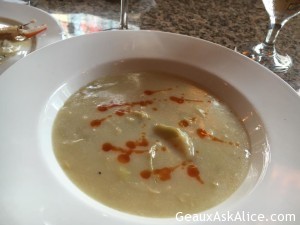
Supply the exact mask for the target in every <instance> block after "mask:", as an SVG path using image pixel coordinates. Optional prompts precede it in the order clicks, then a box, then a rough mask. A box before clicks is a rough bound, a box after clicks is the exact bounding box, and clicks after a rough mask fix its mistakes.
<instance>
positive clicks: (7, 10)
mask: <svg viewBox="0 0 300 225" xmlns="http://www.w3.org/2000/svg"><path fill="white" fill-rule="evenodd" d="M33 19H35V20H36V24H35V25H41V24H46V25H47V30H46V31H45V32H43V33H42V34H40V35H38V36H37V37H36V38H32V42H33V43H32V47H31V49H30V50H31V51H34V50H36V49H39V48H41V47H44V46H46V45H48V44H51V43H54V42H56V41H60V40H62V38H63V36H62V34H63V33H62V28H61V27H60V25H59V24H58V23H57V21H56V20H55V19H54V18H53V17H52V16H51V15H50V14H48V13H46V12H45V11H43V10H40V9H38V8H35V7H31V6H28V5H24V4H18V3H12V2H3V1H0V23H3V24H6V25H20V24H24V23H28V22H30V21H31V20H33ZM29 53H30V52H29ZM22 57H24V54H21V55H16V56H12V57H10V58H9V59H7V60H5V61H3V62H2V63H1V64H0V75H1V73H2V72H3V71H5V70H6V69H7V68H8V67H10V66H11V65H12V64H14V63H15V62H16V61H18V60H19V59H20V58H22Z"/></svg>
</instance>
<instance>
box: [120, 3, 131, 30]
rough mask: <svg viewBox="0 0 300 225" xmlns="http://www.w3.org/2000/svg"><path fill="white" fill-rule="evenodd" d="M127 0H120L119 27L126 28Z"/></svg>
mask: <svg viewBox="0 0 300 225" xmlns="http://www.w3.org/2000/svg"><path fill="white" fill-rule="evenodd" d="M128 2H129V0H121V15H120V17H121V19H120V29H128V20H127V16H128V15H127V12H128Z"/></svg>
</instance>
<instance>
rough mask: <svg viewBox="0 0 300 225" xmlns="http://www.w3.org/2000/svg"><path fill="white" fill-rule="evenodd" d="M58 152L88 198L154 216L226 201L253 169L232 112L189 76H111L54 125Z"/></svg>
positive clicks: (69, 104) (71, 103)
mask: <svg viewBox="0 0 300 225" xmlns="http://www.w3.org/2000/svg"><path fill="white" fill-rule="evenodd" d="M53 144H54V150H55V155H56V157H57V160H58V161H59V163H60V165H61V167H62V168H63V170H64V171H65V173H66V174H67V176H68V177H69V178H70V179H71V180H72V181H73V182H74V183H75V184H76V185H77V186H78V187H79V188H80V189H81V190H82V191H83V192H85V193H87V194H88V195H89V196H91V197H92V198H94V199H96V200H98V201H99V202H101V203H103V204H105V205H107V206H109V207H112V208H114V209H117V210H120V211H125V212H128V213H131V214H137V215H142V216H149V217H174V216H175V214H176V213H177V212H183V213H197V212H200V211H203V210H206V209H208V208H211V207H213V206H216V205H217V204H219V203H221V202H222V201H224V200H225V199H226V198H228V197H229V196H230V195H231V194H232V193H233V192H234V191H235V190H237V188H238V187H239V186H240V185H241V183H242V182H243V180H244V179H245V177H246V176H247V173H248V169H249V161H250V158H249V156H250V154H249V148H250V146H249V142H248V136H247V133H246V131H245V129H244V127H243V125H242V123H241V121H239V119H238V118H237V117H236V116H235V115H234V114H233V113H232V112H231V110H230V109H229V108H228V107H227V106H226V105H225V104H224V103H222V102H220V101H219V100H218V99H216V98H215V97H214V96H212V95H211V94H209V93H207V92H206V91H204V90H202V89H201V88H199V87H198V86H197V85H196V84H194V83H192V82H189V81H187V80H185V79H182V78H179V77H176V76H172V75H167V74H156V73H128V74H123V75H115V76H106V77H102V78H101V79H99V80H96V81H94V82H92V83H89V84H88V85H86V86H85V87H83V88H81V89H80V90H79V91H78V92H76V93H75V94H73V95H72V96H71V97H70V98H69V99H68V100H67V101H66V103H65V104H64V106H63V107H62V108H61V109H60V111H59V112H58V115H57V117H56V120H55V123H54V127H53Z"/></svg>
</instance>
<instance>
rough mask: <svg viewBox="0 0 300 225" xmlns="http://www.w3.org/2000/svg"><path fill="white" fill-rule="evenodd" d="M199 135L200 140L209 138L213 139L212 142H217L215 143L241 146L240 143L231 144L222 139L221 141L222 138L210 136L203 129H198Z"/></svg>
mask: <svg viewBox="0 0 300 225" xmlns="http://www.w3.org/2000/svg"><path fill="white" fill-rule="evenodd" d="M197 134H198V136H199V137H200V138H209V139H211V140H212V141H215V142H220V143H227V144H229V145H235V146H239V144H238V143H233V142H231V141H224V140H222V139H220V138H217V137H215V136H213V135H211V134H209V133H208V132H207V131H206V130H204V129H201V128H199V129H197Z"/></svg>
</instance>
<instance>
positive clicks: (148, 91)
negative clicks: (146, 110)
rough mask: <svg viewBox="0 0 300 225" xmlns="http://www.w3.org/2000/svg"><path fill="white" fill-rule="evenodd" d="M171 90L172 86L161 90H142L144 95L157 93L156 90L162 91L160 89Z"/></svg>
mask: <svg viewBox="0 0 300 225" xmlns="http://www.w3.org/2000/svg"><path fill="white" fill-rule="evenodd" d="M171 90H172V88H168V89H163V90H155V91H153V90H145V91H144V94H145V95H153V94H155V93H158V92H162V91H171Z"/></svg>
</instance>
